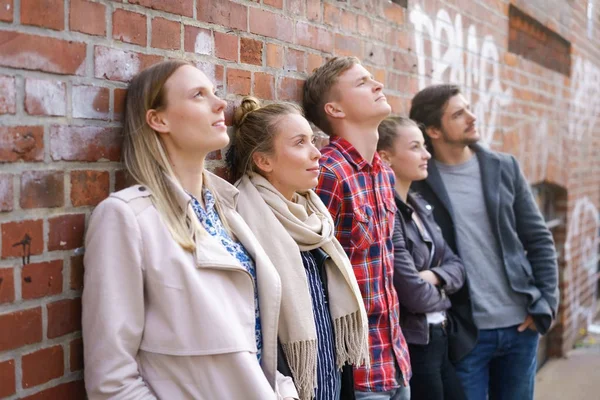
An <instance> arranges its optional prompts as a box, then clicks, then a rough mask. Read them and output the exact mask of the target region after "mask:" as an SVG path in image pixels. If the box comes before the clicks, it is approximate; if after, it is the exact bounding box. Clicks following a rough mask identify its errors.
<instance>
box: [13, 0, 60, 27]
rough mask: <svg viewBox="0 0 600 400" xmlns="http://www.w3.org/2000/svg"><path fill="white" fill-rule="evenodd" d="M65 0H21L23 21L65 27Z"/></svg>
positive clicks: (31, 23) (45, 25)
mask: <svg viewBox="0 0 600 400" xmlns="http://www.w3.org/2000/svg"><path fill="white" fill-rule="evenodd" d="M63 7H64V1H63V0H21V23H22V24H23V25H35V26H41V27H43V28H50V29H54V30H57V31H60V30H63V29H64V28H65V12H64V8H63Z"/></svg>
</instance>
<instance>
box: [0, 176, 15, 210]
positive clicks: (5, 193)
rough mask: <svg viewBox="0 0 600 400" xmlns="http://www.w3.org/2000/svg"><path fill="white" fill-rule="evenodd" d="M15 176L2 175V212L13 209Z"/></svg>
mask: <svg viewBox="0 0 600 400" xmlns="http://www.w3.org/2000/svg"><path fill="white" fill-rule="evenodd" d="M13 193H14V192H13V176H12V175H11V174H0V212H3V211H12V209H13Z"/></svg>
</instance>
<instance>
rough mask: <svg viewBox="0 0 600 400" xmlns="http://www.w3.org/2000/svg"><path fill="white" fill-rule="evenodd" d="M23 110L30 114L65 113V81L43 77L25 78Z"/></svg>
mask: <svg viewBox="0 0 600 400" xmlns="http://www.w3.org/2000/svg"><path fill="white" fill-rule="evenodd" d="M25 111H27V113H28V114H31V115H58V116H65V115H67V89H66V85H65V83H64V82H61V81H48V80H44V79H32V78H28V79H26V80H25Z"/></svg>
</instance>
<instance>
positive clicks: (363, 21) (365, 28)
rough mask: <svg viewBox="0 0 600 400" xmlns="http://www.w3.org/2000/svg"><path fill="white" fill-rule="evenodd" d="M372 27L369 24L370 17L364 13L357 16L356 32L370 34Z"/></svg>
mask: <svg viewBox="0 0 600 400" xmlns="http://www.w3.org/2000/svg"><path fill="white" fill-rule="evenodd" d="M372 32H373V28H372V26H371V19H370V18H369V17H367V16H364V15H359V16H358V33H360V34H361V35H364V36H372V34H371V33H372Z"/></svg>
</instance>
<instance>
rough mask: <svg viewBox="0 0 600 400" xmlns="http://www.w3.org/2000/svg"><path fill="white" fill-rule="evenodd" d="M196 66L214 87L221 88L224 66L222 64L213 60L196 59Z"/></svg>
mask: <svg viewBox="0 0 600 400" xmlns="http://www.w3.org/2000/svg"><path fill="white" fill-rule="evenodd" d="M195 65H196V68H198V69H199V70H200V71H202V72H204V74H206V76H207V77H208V79H210V80H211V81H212V82H213V83H214V84H215V87H216V88H217V89H219V90H223V82H224V80H223V79H224V74H225V68H223V66H222V65H218V64H215V63H214V62H207V61H198V62H196V63H195Z"/></svg>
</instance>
